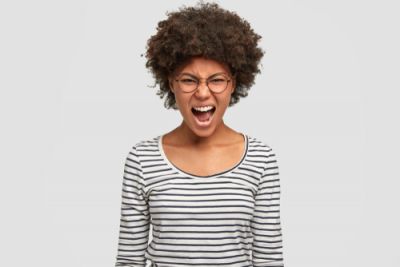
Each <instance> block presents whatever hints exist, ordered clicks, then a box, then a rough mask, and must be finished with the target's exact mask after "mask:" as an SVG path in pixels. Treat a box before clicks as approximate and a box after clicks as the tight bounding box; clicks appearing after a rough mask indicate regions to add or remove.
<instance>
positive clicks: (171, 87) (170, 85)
mask: <svg viewBox="0 0 400 267" xmlns="http://www.w3.org/2000/svg"><path fill="white" fill-rule="evenodd" d="M168 85H169V90H171V92H172V93H173V94H175V91H174V90H175V89H174V87H173V86H172V85H173V84H172V80H171V79H170V78H168Z"/></svg>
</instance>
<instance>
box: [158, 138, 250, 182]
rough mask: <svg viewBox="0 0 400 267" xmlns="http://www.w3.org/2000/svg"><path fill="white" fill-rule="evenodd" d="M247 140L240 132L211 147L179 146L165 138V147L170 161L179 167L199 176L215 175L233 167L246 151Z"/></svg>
mask: <svg viewBox="0 0 400 267" xmlns="http://www.w3.org/2000/svg"><path fill="white" fill-rule="evenodd" d="M244 144H245V140H244V137H243V135H242V134H240V133H238V134H237V135H236V136H235V138H232V141H229V142H227V143H225V144H217V145H215V146H213V147H209V148H203V149H199V148H194V147H193V146H190V147H189V146H179V145H176V144H174V143H173V141H169V140H168V136H165V137H164V138H163V144H162V145H163V149H164V153H165V154H166V156H167V158H168V159H169V161H170V162H171V163H172V164H174V165H175V166H176V167H178V168H179V169H181V170H183V171H185V172H187V173H190V174H194V175H198V176H207V175H213V174H216V173H220V172H223V171H225V170H227V169H230V168H232V167H233V166H235V165H236V164H237V163H239V161H240V160H241V158H242V156H243V154H244V152H245V147H244Z"/></svg>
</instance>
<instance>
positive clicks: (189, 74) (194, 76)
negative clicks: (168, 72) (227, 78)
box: [178, 72, 228, 79]
mask: <svg viewBox="0 0 400 267" xmlns="http://www.w3.org/2000/svg"><path fill="white" fill-rule="evenodd" d="M221 74H224V75H228V74H227V73H226V72H217V73H214V74H212V75H210V76H208V77H207V79H209V78H212V77H214V76H217V75H221ZM183 75H187V76H190V77H193V78H196V79H199V78H198V77H197V76H196V75H193V74H191V73H188V72H183V73H181V74H179V75H178V76H183Z"/></svg>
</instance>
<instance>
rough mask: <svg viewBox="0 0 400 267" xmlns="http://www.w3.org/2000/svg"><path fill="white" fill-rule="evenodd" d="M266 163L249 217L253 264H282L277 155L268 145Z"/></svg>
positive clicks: (257, 265)
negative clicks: (253, 207)
mask: <svg viewBox="0 0 400 267" xmlns="http://www.w3.org/2000/svg"><path fill="white" fill-rule="evenodd" d="M266 160H267V164H266V167H265V169H264V171H263V173H262V177H261V179H260V182H259V184H258V191H257V194H256V198H255V210H254V215H253V219H252V221H251V231H252V234H253V251H252V257H253V266H254V267H267V266H268V267H272V266H274V267H278V266H279V267H282V266H284V262H283V245H282V230H281V222H280V181H279V171H278V164H277V160H276V156H275V154H274V151H273V150H272V149H271V148H270V147H269V152H268V156H267V158H266Z"/></svg>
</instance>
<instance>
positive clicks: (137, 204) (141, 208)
mask: <svg viewBox="0 0 400 267" xmlns="http://www.w3.org/2000/svg"><path fill="white" fill-rule="evenodd" d="M149 218H150V215H149V209H148V205H147V201H146V199H145V196H144V180H143V176H142V169H141V167H140V162H139V159H138V157H137V154H136V147H135V146H134V147H132V149H131V151H130V152H129V154H128V155H127V157H126V160H125V167H124V176H123V184H122V204H121V221H120V229H119V240H118V255H117V257H116V258H117V259H116V263H115V266H126V267H128V266H129V267H144V266H145V264H146V259H145V257H144V253H145V251H146V249H147V242H148V237H149V228H150V224H149Z"/></svg>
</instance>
